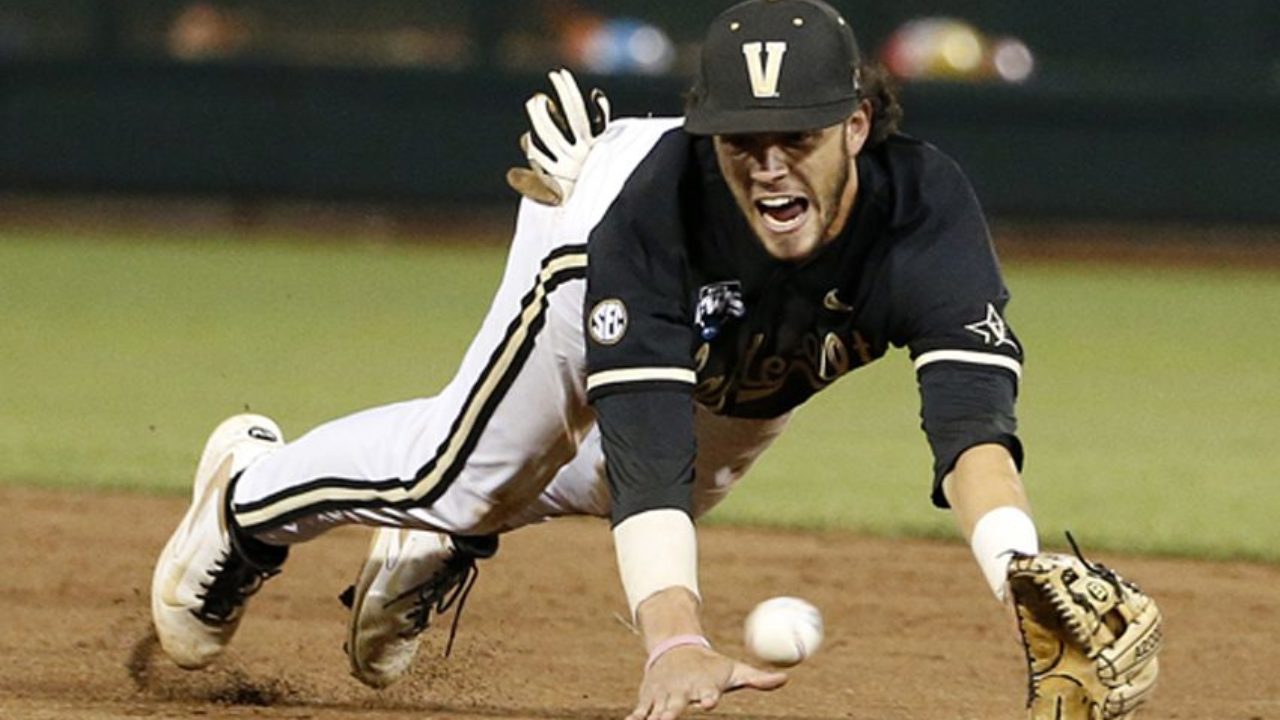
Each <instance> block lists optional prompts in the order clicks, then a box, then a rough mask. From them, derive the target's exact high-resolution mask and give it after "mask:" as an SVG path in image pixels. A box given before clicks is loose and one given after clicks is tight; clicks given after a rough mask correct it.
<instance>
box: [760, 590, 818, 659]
mask: <svg viewBox="0 0 1280 720" xmlns="http://www.w3.org/2000/svg"><path fill="white" fill-rule="evenodd" d="M744 631H745V635H744V637H745V640H746V644H747V649H748V650H750V651H751V652H752V654H754V655H755V656H756V657H758V658H760V659H761V660H764V661H765V662H768V663H772V664H774V665H781V666H784V667H786V666H790V665H795V664H797V663H799V662H800V661H801V660H804V659H805V658H807V657H809V656H810V655H812V654H814V653H815V652H817V651H818V648H819V647H821V645H822V613H821V612H819V610H818V608H816V607H814V606H813V605H812V604H811V603H809V602H807V601H805V600H801V599H800V598H797V597H785V596H784V597H775V598H769V599H768V600H765V601H764V602H762V603H760V604H759V605H757V606H756V607H755V609H754V610H752V611H751V614H750V615H748V616H747V622H746V625H745V627H744Z"/></svg>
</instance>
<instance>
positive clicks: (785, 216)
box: [756, 195, 809, 233]
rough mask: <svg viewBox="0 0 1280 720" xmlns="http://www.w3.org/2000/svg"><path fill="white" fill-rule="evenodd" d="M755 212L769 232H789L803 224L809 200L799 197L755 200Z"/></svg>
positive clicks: (788, 196) (781, 196) (807, 211)
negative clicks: (758, 213) (756, 211)
mask: <svg viewBox="0 0 1280 720" xmlns="http://www.w3.org/2000/svg"><path fill="white" fill-rule="evenodd" d="M756 210H758V211H759V212H760V219H761V221H763V222H764V226H765V228H766V229H768V230H769V231H770V232H775V233H785V232H791V231H792V230H795V229H796V228H798V227H800V226H801V225H802V224H804V220H805V217H807V216H808V214H809V200H808V199H807V198H804V197H801V196H799V195H779V196H776V197H767V198H760V199H759V200H756Z"/></svg>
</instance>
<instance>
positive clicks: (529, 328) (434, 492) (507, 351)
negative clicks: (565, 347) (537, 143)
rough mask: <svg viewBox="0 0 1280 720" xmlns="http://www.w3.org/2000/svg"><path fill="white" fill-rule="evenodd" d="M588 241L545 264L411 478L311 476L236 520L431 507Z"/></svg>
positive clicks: (278, 520)
mask: <svg viewBox="0 0 1280 720" xmlns="http://www.w3.org/2000/svg"><path fill="white" fill-rule="evenodd" d="M586 271H587V253H586V245H567V246H564V247H561V248H557V249H556V250H555V251H554V252H552V253H551V254H550V255H548V256H547V257H546V258H545V259H543V261H542V267H541V270H540V272H539V273H538V276H537V280H536V282H535V283H534V286H533V289H531V290H530V291H529V292H528V293H526V294H525V296H524V297H523V298H522V299H521V301H520V312H519V314H518V315H517V316H516V317H515V319H513V320H512V321H511V323H510V324H509V325H508V326H507V331H506V333H505V335H504V336H503V338H502V340H501V342H499V343H498V346H497V348H496V349H495V350H494V351H493V354H492V355H490V357H489V362H488V363H487V364H486V365H485V368H484V370H482V371H481V373H480V375H479V377H478V378H477V379H476V382H475V384H474V385H472V387H471V390H470V392H469V393H468V394H467V398H466V400H465V401H464V402H463V403H462V408H461V410H460V411H459V413H458V415H457V417H456V418H455V419H454V421H453V425H452V427H450V428H449V433H448V435H447V436H446V437H445V439H444V441H443V442H441V443H440V446H439V447H438V448H437V449H436V453H435V456H434V457H432V458H431V459H430V461H428V462H427V463H426V464H425V465H423V466H422V468H421V469H419V470H418V471H417V472H416V473H414V475H413V477H412V478H409V479H402V478H387V479H382V480H372V479H368V480H353V479H350V478H339V477H324V478H319V479H316V480H309V481H307V482H304V483H300V484H298V485H296V486H294V487H291V488H288V489H287V490H283V491H281V492H278V493H275V494H273V495H269V496H267V497H265V498H263V499H261V500H256V501H254V502H250V503H243V504H236V505H235V507H234V514H235V520H236V523H237V524H238V525H239V526H240V527H241V528H243V529H244V530H246V531H248V532H261V531H264V530H270V529H273V528H276V527H279V526H281V525H284V524H286V523H289V522H292V521H294V520H297V519H298V518H300V517H305V516H307V515H313V514H316V513H322V512H327V511H332V510H355V509H377V508H389V507H401V508H405V507H415V506H426V505H430V504H431V503H432V502H434V501H435V500H436V499H437V498H439V497H440V496H441V495H442V494H443V493H444V491H445V490H447V489H448V488H449V485H450V484H451V483H452V482H453V481H454V479H456V478H457V476H458V474H459V473H460V472H462V468H463V467H465V466H466V463H467V458H468V456H469V455H470V454H471V452H472V451H473V450H474V449H475V446H476V444H477V443H478V442H479V441H480V436H481V435H482V434H483V433H484V430H485V426H486V425H487V424H488V422H489V420H490V418H492V417H493V413H494V412H495V411H496V410H497V408H498V405H499V404H500V403H501V402H502V398H503V396H504V395H505V394H506V393H507V390H508V389H510V387H511V385H512V383H514V382H515V379H516V378H517V377H518V376H519V374H520V370H521V368H522V367H523V366H524V363H525V361H526V360H527V359H528V357H529V354H530V353H531V352H532V351H533V347H534V342H535V341H536V339H537V336H538V333H539V332H540V331H541V330H542V328H543V326H544V325H545V324H546V311H547V306H548V302H549V297H550V294H551V293H552V291H554V290H555V289H556V288H557V287H558V286H559V285H561V284H562V283H565V282H568V281H571V280H579V279H583V278H585V277H586Z"/></svg>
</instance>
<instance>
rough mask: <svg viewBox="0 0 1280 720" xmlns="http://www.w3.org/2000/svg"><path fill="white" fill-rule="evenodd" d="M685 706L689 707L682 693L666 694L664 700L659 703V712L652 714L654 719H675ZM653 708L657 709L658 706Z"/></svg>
mask: <svg viewBox="0 0 1280 720" xmlns="http://www.w3.org/2000/svg"><path fill="white" fill-rule="evenodd" d="M687 707H689V701H688V700H687V699H686V698H685V696H684V694H683V693H681V694H671V695H667V699H666V702H664V703H662V705H661V712H659V713H658V714H657V715H656V716H654V717H655V720H676V718H678V717H680V713H682V712H684V709H685V708H687ZM654 709H655V710H658V709H659V708H657V707H655V708H654Z"/></svg>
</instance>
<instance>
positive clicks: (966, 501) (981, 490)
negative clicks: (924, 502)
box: [942, 443, 1031, 539]
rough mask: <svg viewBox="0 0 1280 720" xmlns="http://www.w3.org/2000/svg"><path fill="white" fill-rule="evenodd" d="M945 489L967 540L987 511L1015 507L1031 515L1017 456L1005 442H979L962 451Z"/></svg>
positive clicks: (944, 483)
mask: <svg viewBox="0 0 1280 720" xmlns="http://www.w3.org/2000/svg"><path fill="white" fill-rule="evenodd" d="M942 489H943V492H945V493H946V495H947V502H948V503H950V504H951V509H952V511H953V513H954V515H955V518H956V524H957V525H959V527H960V530H961V532H963V533H964V536H965V538H966V539H972V538H973V530H974V526H975V525H976V524H977V522H978V521H979V520H981V519H982V518H983V516H985V515H986V514H987V513H989V512H991V511H992V510H995V509H996V508H1000V507H1014V508H1017V509H1019V510H1021V511H1022V512H1024V513H1026V514H1028V515H1030V514H1031V506H1030V504H1029V503H1028V502H1027V494H1026V492H1025V491H1024V490H1023V488H1022V480H1021V478H1020V477H1019V475H1018V468H1017V466H1016V465H1015V464H1014V461H1013V456H1011V455H1010V454H1009V451H1008V449H1006V448H1005V447H1004V446H1003V445H998V444H995V443H989V444H984V445H975V446H973V447H971V448H969V449H968V450H965V451H964V452H963V453H961V455H960V457H959V459H958V460H956V464H955V467H954V468H953V469H952V471H951V473H950V474H948V475H947V477H946V479H944V480H943V481H942Z"/></svg>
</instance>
